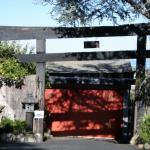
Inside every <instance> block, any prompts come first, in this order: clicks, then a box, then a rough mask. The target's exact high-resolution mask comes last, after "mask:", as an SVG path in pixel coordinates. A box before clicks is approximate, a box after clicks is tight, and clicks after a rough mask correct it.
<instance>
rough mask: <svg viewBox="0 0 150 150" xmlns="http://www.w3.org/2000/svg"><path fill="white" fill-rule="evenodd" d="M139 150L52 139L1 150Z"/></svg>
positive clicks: (0, 149) (91, 141) (98, 142)
mask: <svg viewBox="0 0 150 150" xmlns="http://www.w3.org/2000/svg"><path fill="white" fill-rule="evenodd" d="M17 149H18V150H137V149H136V148H135V147H133V146H131V145H128V144H117V143H113V142H106V141H102V140H98V139H52V140H49V141H47V142H44V143H38V144H33V143H18V144H17V143H15V144H11V143H10V144H8V143H7V144H3V143H1V144H0V150H17Z"/></svg>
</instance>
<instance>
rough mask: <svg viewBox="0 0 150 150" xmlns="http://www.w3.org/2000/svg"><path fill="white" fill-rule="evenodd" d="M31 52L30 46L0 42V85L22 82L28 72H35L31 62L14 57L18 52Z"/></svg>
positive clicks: (19, 83) (18, 84) (19, 84)
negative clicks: (26, 62) (23, 61)
mask: <svg viewBox="0 0 150 150" xmlns="http://www.w3.org/2000/svg"><path fill="white" fill-rule="evenodd" d="M28 50H29V53H32V50H33V49H32V48H31V49H28V47H27V46H26V47H23V48H22V47H21V46H20V45H19V44H17V43H16V42H0V87H1V86H2V85H3V84H6V85H8V86H11V85H16V87H20V86H21V85H22V84H23V78H24V77H25V76H26V75H28V74H33V73H35V66H34V65H33V64H25V63H21V62H19V61H18V60H17V59H16V55H18V54H26V53H27V51H28Z"/></svg>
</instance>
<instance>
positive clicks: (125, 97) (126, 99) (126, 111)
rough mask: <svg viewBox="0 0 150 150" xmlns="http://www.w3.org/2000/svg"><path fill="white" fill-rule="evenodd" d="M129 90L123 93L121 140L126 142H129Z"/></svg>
mask: <svg viewBox="0 0 150 150" xmlns="http://www.w3.org/2000/svg"><path fill="white" fill-rule="evenodd" d="M129 95H130V89H126V90H124V91H123V128H122V132H123V133H122V140H123V142H127V141H128V140H129V99H130V97H129Z"/></svg>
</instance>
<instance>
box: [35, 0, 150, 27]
mask: <svg viewBox="0 0 150 150" xmlns="http://www.w3.org/2000/svg"><path fill="white" fill-rule="evenodd" d="M34 1H38V2H39V0H34ZM40 2H41V3H42V4H43V5H48V4H49V5H50V13H51V14H52V15H53V16H54V18H55V19H56V20H57V21H58V22H60V23H63V24H64V25H66V24H70V25H77V24H82V25H86V24H87V23H90V22H91V21H93V20H95V19H97V20H98V21H99V23H101V22H102V21H103V20H104V19H107V20H110V21H113V22H114V23H117V19H120V20H123V21H124V20H126V19H130V20H132V19H135V18H136V17H138V16H139V14H142V15H144V16H145V17H146V18H148V19H150V0H40Z"/></svg>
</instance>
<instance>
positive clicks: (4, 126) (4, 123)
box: [0, 118, 13, 133]
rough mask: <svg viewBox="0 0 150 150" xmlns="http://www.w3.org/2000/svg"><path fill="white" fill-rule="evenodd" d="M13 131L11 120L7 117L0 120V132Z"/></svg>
mask: <svg viewBox="0 0 150 150" xmlns="http://www.w3.org/2000/svg"><path fill="white" fill-rule="evenodd" d="M11 132H13V121H12V120H11V119H8V118H3V119H2V120H1V122H0V133H11Z"/></svg>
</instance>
